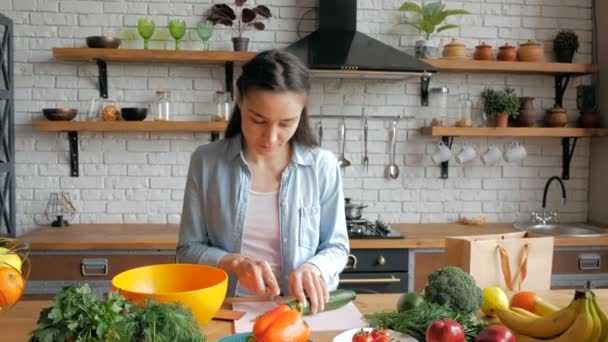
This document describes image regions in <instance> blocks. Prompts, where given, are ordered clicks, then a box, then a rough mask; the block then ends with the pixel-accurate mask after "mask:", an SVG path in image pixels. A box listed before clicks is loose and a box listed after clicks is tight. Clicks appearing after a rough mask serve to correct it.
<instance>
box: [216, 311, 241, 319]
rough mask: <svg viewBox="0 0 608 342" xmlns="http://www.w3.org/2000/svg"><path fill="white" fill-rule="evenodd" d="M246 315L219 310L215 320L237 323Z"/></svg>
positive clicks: (239, 312)
mask: <svg viewBox="0 0 608 342" xmlns="http://www.w3.org/2000/svg"><path fill="white" fill-rule="evenodd" d="M244 315H245V313H244V312H241V311H234V310H229V309H219V310H218V312H217V313H216V314H215V316H213V319H215V320H219V321H236V320H237V319H239V318H241V317H243V316H244Z"/></svg>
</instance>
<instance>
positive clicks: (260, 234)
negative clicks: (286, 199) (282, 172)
mask: <svg viewBox="0 0 608 342" xmlns="http://www.w3.org/2000/svg"><path fill="white" fill-rule="evenodd" d="M242 241H243V243H242V245H241V255H244V256H248V257H251V258H255V259H259V260H265V261H267V262H268V263H269V264H270V267H271V268H272V272H273V273H274V275H275V277H276V278H277V281H280V279H281V232H280V227H279V193H278V191H275V192H255V191H249V201H248V202H247V213H246V214H245V222H244V224H243V240H242ZM237 295H239V296H245V295H252V294H251V293H249V292H248V291H247V290H246V289H244V288H242V287H241V286H238V288H237Z"/></svg>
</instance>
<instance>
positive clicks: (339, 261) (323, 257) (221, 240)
mask: <svg viewBox="0 0 608 342" xmlns="http://www.w3.org/2000/svg"><path fill="white" fill-rule="evenodd" d="M250 188H251V171H250V170H249V168H248V167H247V164H246V163H245V160H244V156H243V150H242V144H241V136H240V135H239V136H237V137H233V138H229V139H221V140H219V141H216V142H213V143H210V144H207V145H203V146H200V147H198V148H197V150H196V151H195V152H194V153H193V154H192V156H191V158H190V166H189V169H188V178H187V182H186V189H185V194H184V204H183V210H182V217H181V224H180V231H179V241H178V245H177V261H178V262H181V263H201V264H207V265H211V266H217V264H218V263H219V261H220V259H222V257H224V255H226V254H227V253H237V254H240V252H241V245H242V237H243V224H244V221H245V214H246V212H247V201H248V199H249V196H248V194H249V190H250ZM279 224H280V234H281V235H280V238H281V242H280V246H281V262H282V267H283V274H282V275H276V276H277V281H278V282H279V286H280V287H281V292H282V294H284V295H288V294H289V282H288V278H289V274H291V273H292V272H293V271H294V270H296V269H297V268H298V267H299V266H300V265H302V264H303V263H306V262H308V263H311V264H313V265H315V266H316V267H318V268H319V270H321V276H322V278H323V279H324V280H325V282H326V284H327V286H328V288H329V289H330V290H332V289H335V288H337V286H338V280H339V277H338V275H339V273H340V272H341V271H342V270H343V268H344V266H346V262H347V259H348V253H349V244H348V235H347V232H346V218H345V214H344V194H343V190H342V179H341V175H340V168H339V166H338V162H337V159H336V158H335V156H334V155H333V154H332V153H331V152H329V151H326V150H323V149H319V148H309V147H306V146H302V145H299V144H294V145H293V153H292V160H291V161H290V162H289V164H288V165H287V167H286V168H285V170H284V171H283V173H282V175H281V184H280V189H279ZM236 283H237V279H236V277H235V276H234V275H231V276H230V282H229V291H228V295H229V296H233V295H234V294H235V289H236V285H237V284H236Z"/></svg>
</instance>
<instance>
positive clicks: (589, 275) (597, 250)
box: [551, 246, 608, 288]
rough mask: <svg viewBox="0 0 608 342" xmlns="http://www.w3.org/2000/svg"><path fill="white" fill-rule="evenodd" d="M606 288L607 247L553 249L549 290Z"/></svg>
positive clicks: (607, 275)
mask: <svg viewBox="0 0 608 342" xmlns="http://www.w3.org/2000/svg"><path fill="white" fill-rule="evenodd" d="M587 281H590V282H591V286H592V287H594V288H598V287H602V288H606V287H608V247H600V246H592V247H555V252H554V253H553V271H552V275H551V288H573V287H583V286H585V284H586V283H587Z"/></svg>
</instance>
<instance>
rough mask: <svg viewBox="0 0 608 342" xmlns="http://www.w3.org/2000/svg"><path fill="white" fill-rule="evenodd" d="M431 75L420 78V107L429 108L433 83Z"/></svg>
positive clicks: (426, 74)
mask: <svg viewBox="0 0 608 342" xmlns="http://www.w3.org/2000/svg"><path fill="white" fill-rule="evenodd" d="M431 75H432V74H431V73H425V74H424V75H423V76H422V77H420V105H421V106H423V107H428V106H429V83H431Z"/></svg>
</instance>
